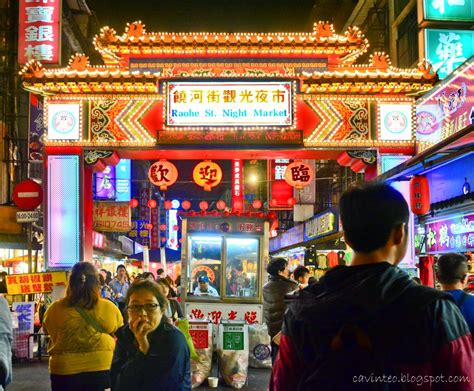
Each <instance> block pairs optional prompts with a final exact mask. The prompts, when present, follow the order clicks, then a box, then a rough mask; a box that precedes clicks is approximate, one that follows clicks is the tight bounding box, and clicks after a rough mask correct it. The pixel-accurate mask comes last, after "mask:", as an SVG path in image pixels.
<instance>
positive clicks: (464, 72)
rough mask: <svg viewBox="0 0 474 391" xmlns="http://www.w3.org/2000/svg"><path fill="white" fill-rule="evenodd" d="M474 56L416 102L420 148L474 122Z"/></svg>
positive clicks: (417, 138)
mask: <svg viewBox="0 0 474 391" xmlns="http://www.w3.org/2000/svg"><path fill="white" fill-rule="evenodd" d="M473 81H474V60H471V61H469V62H467V63H466V64H465V65H463V66H462V67H461V68H459V69H458V70H457V71H456V74H455V75H452V76H451V77H450V78H449V79H446V80H445V81H443V83H441V84H439V85H438V86H437V87H436V88H434V89H433V90H432V91H431V92H430V93H428V94H427V95H425V96H424V97H423V98H422V99H420V100H419V101H418V103H417V105H416V141H417V151H418V152H422V151H424V150H425V149H427V148H429V147H431V146H433V145H435V144H437V143H439V142H440V141H442V140H444V139H446V138H447V137H449V136H451V135H453V134H455V133H457V132H458V131H460V130H462V129H464V128H465V127H467V126H469V125H470V124H471V123H473V120H474V83H473Z"/></svg>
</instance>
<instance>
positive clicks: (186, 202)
mask: <svg viewBox="0 0 474 391" xmlns="http://www.w3.org/2000/svg"><path fill="white" fill-rule="evenodd" d="M181 206H182V207H183V209H184V210H188V209H189V208H190V207H191V203H190V202H189V201H187V200H185V201H183V202H182V203H181Z"/></svg>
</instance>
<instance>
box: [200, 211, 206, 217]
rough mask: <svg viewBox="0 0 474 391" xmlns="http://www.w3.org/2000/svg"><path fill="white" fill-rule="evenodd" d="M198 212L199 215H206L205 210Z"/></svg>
mask: <svg viewBox="0 0 474 391" xmlns="http://www.w3.org/2000/svg"><path fill="white" fill-rule="evenodd" d="M199 214H200V215H201V216H206V215H207V212H206V211H205V210H201V211H200V212H199Z"/></svg>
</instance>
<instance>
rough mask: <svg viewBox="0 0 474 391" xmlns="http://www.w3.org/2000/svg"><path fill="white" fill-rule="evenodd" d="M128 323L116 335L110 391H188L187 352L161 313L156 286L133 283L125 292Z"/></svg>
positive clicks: (163, 300)
mask: <svg viewBox="0 0 474 391" xmlns="http://www.w3.org/2000/svg"><path fill="white" fill-rule="evenodd" d="M126 303H127V311H128V314H129V323H128V324H127V325H126V326H125V327H124V328H122V329H121V330H120V331H119V332H118V333H117V345H116V348H115V353H114V359H113V362H112V369H111V378H112V389H113V390H114V391H129V390H136V391H168V390H173V391H174V390H176V391H189V390H191V371H190V361H189V348H188V345H187V343H186V339H185V337H184V335H183V334H182V333H181V331H179V330H178V329H177V328H176V327H174V326H173V325H171V324H170V323H169V322H168V320H167V319H166V316H165V315H164V312H165V310H166V307H167V305H168V301H167V300H166V298H165V297H164V296H163V295H162V294H161V293H160V290H159V288H158V286H157V284H156V283H154V282H152V281H148V280H143V281H137V282H135V283H133V284H132V285H131V286H130V288H129V290H128V292H127V300H126Z"/></svg>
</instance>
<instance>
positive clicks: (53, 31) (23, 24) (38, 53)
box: [18, 0, 61, 64]
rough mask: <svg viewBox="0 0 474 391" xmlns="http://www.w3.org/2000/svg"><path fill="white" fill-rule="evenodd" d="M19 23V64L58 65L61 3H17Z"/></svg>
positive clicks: (44, 0)
mask: <svg viewBox="0 0 474 391" xmlns="http://www.w3.org/2000/svg"><path fill="white" fill-rule="evenodd" d="M19 20H20V23H19V28H18V63H19V64H26V63H27V62H28V61H29V60H38V61H41V62H42V63H44V64H57V63H59V61H60V49H61V44H60V42H61V29H60V22H61V0H20V19H19Z"/></svg>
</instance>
